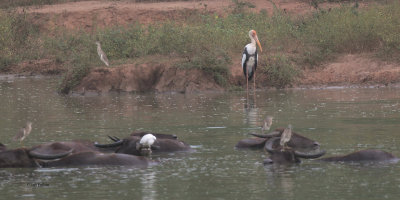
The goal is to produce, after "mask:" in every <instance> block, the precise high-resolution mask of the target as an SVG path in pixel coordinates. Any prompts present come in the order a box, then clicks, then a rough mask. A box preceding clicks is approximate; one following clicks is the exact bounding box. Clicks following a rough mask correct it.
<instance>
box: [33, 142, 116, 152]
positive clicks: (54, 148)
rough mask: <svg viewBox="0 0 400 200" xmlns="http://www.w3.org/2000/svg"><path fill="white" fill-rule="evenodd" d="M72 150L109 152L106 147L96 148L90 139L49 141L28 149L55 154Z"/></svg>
mask: <svg viewBox="0 0 400 200" xmlns="http://www.w3.org/2000/svg"><path fill="white" fill-rule="evenodd" d="M69 150H72V153H79V152H86V151H93V152H102V153H111V152H112V151H109V150H108V149H104V148H97V147H96V146H95V145H94V142H90V141H84V140H82V141H64V142H49V143H45V144H40V145H37V146H34V147H32V148H31V149H30V151H31V152H35V153H40V154H55V153H61V152H65V151H69Z"/></svg>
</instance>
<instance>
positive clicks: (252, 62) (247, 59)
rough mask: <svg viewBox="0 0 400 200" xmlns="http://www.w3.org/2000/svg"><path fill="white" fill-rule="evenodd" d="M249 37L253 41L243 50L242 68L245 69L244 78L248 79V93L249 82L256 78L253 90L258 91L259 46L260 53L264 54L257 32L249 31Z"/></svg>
mask: <svg viewBox="0 0 400 200" xmlns="http://www.w3.org/2000/svg"><path fill="white" fill-rule="evenodd" d="M249 37H250V40H251V43H249V44H247V45H246V46H245V47H244V50H243V56H242V68H243V73H244V76H245V77H246V87H247V93H248V92H249V81H250V80H251V79H252V78H253V76H254V87H253V89H254V90H255V89H256V74H255V72H256V68H257V62H258V54H257V46H256V43H257V45H258V47H260V51H261V52H262V48H261V44H260V41H259V40H258V36H257V33H256V31H255V30H250V31H249Z"/></svg>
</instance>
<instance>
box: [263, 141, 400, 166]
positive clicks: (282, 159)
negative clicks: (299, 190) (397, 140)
mask: <svg viewBox="0 0 400 200" xmlns="http://www.w3.org/2000/svg"><path fill="white" fill-rule="evenodd" d="M279 140H280V138H277V137H275V138H271V139H270V140H268V141H267V142H266V144H265V149H266V150H267V151H268V153H270V154H271V156H270V157H269V158H267V159H265V160H264V164H272V163H277V164H290V163H299V162H300V159H299V158H319V157H321V156H323V155H324V154H325V151H323V150H320V151H317V152H313V153H303V152H299V151H296V150H293V149H289V150H284V151H282V150H281V147H280V146H279V145H278V143H279ZM316 161H325V162H382V161H396V162H397V161H399V158H398V157H396V156H395V155H393V154H391V153H388V152H385V151H382V150H376V149H366V150H361V151H356V152H353V153H350V154H347V155H341V156H332V157H326V158H320V159H317V160H316Z"/></svg>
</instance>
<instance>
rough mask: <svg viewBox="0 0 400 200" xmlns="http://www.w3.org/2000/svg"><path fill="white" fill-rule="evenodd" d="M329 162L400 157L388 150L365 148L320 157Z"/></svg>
mask: <svg viewBox="0 0 400 200" xmlns="http://www.w3.org/2000/svg"><path fill="white" fill-rule="evenodd" d="M318 160H320V161H329V162H371V161H372V162H380V161H398V160H399V158H398V157H396V156H395V155H393V154H391V153H388V152H386V151H382V150H377V149H365V150H361V151H356V152H353V153H350V154H347V155H341V156H332V157H327V158H321V159H318Z"/></svg>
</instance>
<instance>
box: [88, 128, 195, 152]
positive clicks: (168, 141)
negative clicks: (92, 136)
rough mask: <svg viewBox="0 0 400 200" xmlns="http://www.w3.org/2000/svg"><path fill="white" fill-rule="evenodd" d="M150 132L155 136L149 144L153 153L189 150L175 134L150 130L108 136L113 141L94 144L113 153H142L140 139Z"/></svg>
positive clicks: (188, 146)
mask: <svg viewBox="0 0 400 200" xmlns="http://www.w3.org/2000/svg"><path fill="white" fill-rule="evenodd" d="M147 134H152V135H154V136H155V137H156V140H155V142H154V144H152V145H151V151H152V152H154V153H164V152H179V151H191V150H192V148H191V147H190V145H188V144H186V143H185V142H183V141H180V140H178V138H177V136H176V135H169V134H161V133H150V132H134V133H132V134H131V135H130V136H129V137H126V138H124V139H122V140H121V139H119V138H117V137H110V139H111V140H113V141H114V142H113V143H110V144H95V146H96V147H98V148H103V149H110V150H114V152H115V153H123V154H130V155H137V156H140V155H143V152H142V148H141V145H140V140H141V138H142V137H143V136H145V135H147Z"/></svg>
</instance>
